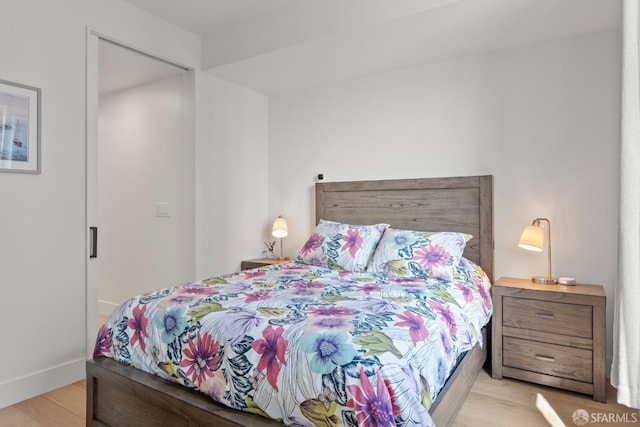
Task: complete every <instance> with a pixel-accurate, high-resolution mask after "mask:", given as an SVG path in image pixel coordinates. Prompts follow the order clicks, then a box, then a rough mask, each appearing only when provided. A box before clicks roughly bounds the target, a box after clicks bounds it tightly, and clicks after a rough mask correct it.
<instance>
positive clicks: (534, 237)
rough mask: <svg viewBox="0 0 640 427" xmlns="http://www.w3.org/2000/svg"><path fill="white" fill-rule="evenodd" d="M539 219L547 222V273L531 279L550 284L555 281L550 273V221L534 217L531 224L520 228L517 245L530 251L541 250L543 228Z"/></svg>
mask: <svg viewBox="0 0 640 427" xmlns="http://www.w3.org/2000/svg"><path fill="white" fill-rule="evenodd" d="M541 221H545V222H546V223H547V227H546V228H547V233H548V235H549V237H548V238H547V257H548V260H547V262H548V265H549V270H548V275H547V276H546V277H544V276H533V277H532V278H531V280H532V281H533V282H535V283H542V284H545V285H552V284H555V283H556V279H554V278H553V276H552V275H551V221H549V220H548V219H547V218H536V219H534V220H533V222H532V223H531V225H528V226H526V227H525V228H524V230H522V235H521V236H520V242H519V243H518V246H520V247H521V248H523V249H527V250H530V251H536V252H542V249H543V247H544V228H543V227H542V225H541V224H540V222H541Z"/></svg>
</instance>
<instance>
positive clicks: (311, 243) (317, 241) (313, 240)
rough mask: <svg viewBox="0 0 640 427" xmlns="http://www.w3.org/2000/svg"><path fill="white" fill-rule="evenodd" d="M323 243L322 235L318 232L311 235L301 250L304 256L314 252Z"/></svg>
mask: <svg viewBox="0 0 640 427" xmlns="http://www.w3.org/2000/svg"><path fill="white" fill-rule="evenodd" d="M321 244H322V237H320V235H319V234H318V233H313V234H312V235H311V237H309V240H307V242H306V243H305V244H304V246H303V247H302V249H301V250H300V252H301V253H302V255H303V256H306V255H307V254H309V253H310V252H313V251H315V250H316V249H318V248H319V247H320V245H321Z"/></svg>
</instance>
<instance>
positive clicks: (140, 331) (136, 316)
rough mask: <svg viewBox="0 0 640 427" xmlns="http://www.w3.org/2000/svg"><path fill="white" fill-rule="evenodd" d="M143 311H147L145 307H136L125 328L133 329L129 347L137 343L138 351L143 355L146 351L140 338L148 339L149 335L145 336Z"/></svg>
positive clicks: (145, 327) (145, 320) (145, 319)
mask: <svg viewBox="0 0 640 427" xmlns="http://www.w3.org/2000/svg"><path fill="white" fill-rule="evenodd" d="M140 307H142V308H140ZM145 311H147V306H146V305H143V306H140V305H137V306H136V307H135V308H134V309H133V317H132V318H131V319H129V321H128V322H127V326H128V327H130V328H131V329H133V335H131V341H130V344H131V347H133V346H134V344H135V343H136V342H137V343H139V345H140V349H141V350H142V352H143V353H146V352H147V351H146V344H145V343H144V340H143V338H142V337H143V336H144V337H147V338H148V337H149V335H147V318H146V317H145V315H144V313H145Z"/></svg>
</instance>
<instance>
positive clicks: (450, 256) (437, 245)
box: [367, 228, 473, 280]
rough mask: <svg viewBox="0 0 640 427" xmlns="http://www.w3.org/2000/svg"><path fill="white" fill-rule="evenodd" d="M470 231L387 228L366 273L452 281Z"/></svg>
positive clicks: (469, 237) (469, 236)
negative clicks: (466, 232) (467, 232)
mask: <svg viewBox="0 0 640 427" xmlns="http://www.w3.org/2000/svg"><path fill="white" fill-rule="evenodd" d="M472 237H473V236H471V235H470V234H465V233H457V232H449V231H443V232H427V231H412V230H400V229H395V228H388V229H387V230H386V231H385V233H384V235H383V236H382V239H381V240H380V243H378V247H377V248H376V251H375V253H374V254H373V256H372V257H371V260H370V261H369V264H368V265H367V272H370V273H383V274H386V275H388V276H396V277H421V278H425V279H426V278H429V277H432V278H434V279H439V280H452V279H453V275H454V274H455V271H456V268H457V267H458V263H459V262H460V258H462V253H463V252H464V248H465V246H466V244H467V242H468V241H469V240H470V239H471V238H472Z"/></svg>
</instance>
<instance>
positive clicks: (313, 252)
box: [296, 220, 389, 273]
mask: <svg viewBox="0 0 640 427" xmlns="http://www.w3.org/2000/svg"><path fill="white" fill-rule="evenodd" d="M387 227H389V224H375V225H351V224H342V223H339V222H334V221H325V220H320V223H319V224H318V225H317V226H316V228H315V230H314V231H313V234H311V237H309V240H307V242H306V243H305V244H304V246H303V247H302V249H301V250H300V253H299V254H298V256H297V257H296V261H297V262H301V263H304V264H311V265H318V266H321V267H327V268H331V269H335V270H347V271H353V272H357V273H359V272H363V271H364V270H365V268H366V267H367V264H368V263H369V259H370V258H371V255H373V252H374V251H375V249H376V246H377V245H378V242H379V241H380V238H381V237H382V234H383V233H384V231H385V230H386V229H387Z"/></svg>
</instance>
